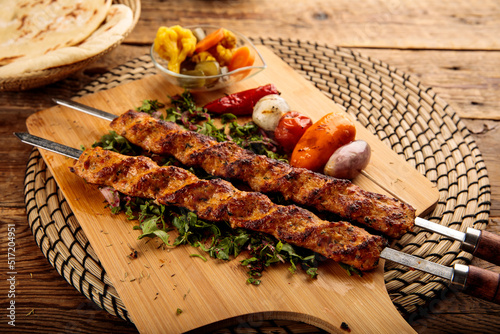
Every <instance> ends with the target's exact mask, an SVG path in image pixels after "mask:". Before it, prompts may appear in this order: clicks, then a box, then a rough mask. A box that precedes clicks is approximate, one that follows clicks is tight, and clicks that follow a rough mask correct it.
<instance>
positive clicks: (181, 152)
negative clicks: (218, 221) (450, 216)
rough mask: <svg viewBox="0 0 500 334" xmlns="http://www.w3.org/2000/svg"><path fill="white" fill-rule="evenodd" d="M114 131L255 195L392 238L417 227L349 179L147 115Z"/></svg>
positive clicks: (403, 210) (131, 117) (125, 120)
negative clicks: (273, 196) (303, 207)
mask: <svg viewBox="0 0 500 334" xmlns="http://www.w3.org/2000/svg"><path fill="white" fill-rule="evenodd" d="M111 127H112V129H113V130H115V131H116V132H117V133H118V134H119V135H121V136H124V137H125V138H127V139H128V140H129V141H130V142H132V143H133V144H136V145H138V146H140V147H142V148H143V149H145V150H147V151H149V152H152V153H156V154H161V155H165V154H166V155H172V156H174V157H175V158H177V159H178V160H179V161H181V162H182V163H183V164H185V165H187V166H197V167H202V168H203V169H204V170H205V171H206V172H208V173H209V174H212V175H214V176H218V177H222V178H226V179H238V180H242V181H245V182H246V183H248V185H249V186H250V187H251V188H252V190H254V191H258V192H262V193H279V194H281V195H282V196H284V198H285V199H286V200H291V201H293V202H295V203H297V204H301V205H306V206H309V207H314V208H316V209H317V210H320V211H328V212H332V213H334V214H336V215H338V216H340V217H342V218H343V219H347V220H350V221H356V222H358V223H361V224H364V225H365V226H368V227H370V228H372V229H374V230H377V231H380V232H382V233H384V234H385V235H387V236H389V237H391V238H399V237H401V236H402V235H403V234H405V233H406V232H407V231H408V230H411V229H412V227H413V225H414V220H415V209H414V208H412V207H411V206H410V205H408V204H406V203H404V202H402V201H399V200H398V199H395V198H391V197H388V196H385V195H382V194H376V193H372V192H368V191H365V190H363V189H361V188H359V187H358V186H356V185H354V184H353V183H351V182H350V181H349V180H341V179H335V178H332V177H329V176H326V175H323V174H320V173H315V172H312V171H310V170H307V169H304V168H294V167H292V166H290V165H289V164H286V163H283V162H280V161H277V160H274V159H270V158H267V157H265V156H261V155H257V154H255V153H253V152H251V151H248V150H245V149H243V148H241V147H239V146H237V145H236V144H235V143H233V142H218V141H216V140H215V139H213V138H211V137H209V136H206V135H202V134H199V133H196V132H193V131H188V130H185V129H183V128H182V127H180V126H179V125H177V124H175V123H173V122H166V121H162V120H159V119H156V118H154V117H152V116H150V115H148V114H146V113H142V112H135V111H132V110H131V111H128V112H127V113H125V114H123V115H121V116H119V117H118V118H115V119H114V120H113V121H112V122H111Z"/></svg>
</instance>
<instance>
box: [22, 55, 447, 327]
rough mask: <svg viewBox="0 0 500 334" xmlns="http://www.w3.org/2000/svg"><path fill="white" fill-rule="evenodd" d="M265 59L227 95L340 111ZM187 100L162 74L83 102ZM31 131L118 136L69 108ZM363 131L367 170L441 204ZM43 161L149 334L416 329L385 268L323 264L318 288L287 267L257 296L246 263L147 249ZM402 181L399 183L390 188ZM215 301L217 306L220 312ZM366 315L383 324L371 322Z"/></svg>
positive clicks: (119, 105) (52, 161)
mask: <svg viewBox="0 0 500 334" xmlns="http://www.w3.org/2000/svg"><path fill="white" fill-rule="evenodd" d="M260 51H261V52H262V53H263V54H264V57H265V59H266V61H267V62H268V64H269V68H268V69H267V70H266V71H264V72H262V73H261V74H259V75H257V76H255V77H253V78H251V79H248V80H246V81H244V82H242V83H239V84H237V85H235V86H234V87H231V88H228V89H226V90H225V93H231V92H236V91H241V90H245V89H249V88H252V87H256V86H259V85H263V84H266V83H269V82H271V81H272V82H273V83H274V84H275V85H276V86H277V87H278V89H279V90H280V91H281V92H282V96H283V97H284V98H285V99H286V100H287V101H288V103H289V104H290V105H291V106H293V107H294V108H296V109H297V110H301V111H302V112H304V113H305V114H308V115H309V116H310V117H311V118H313V120H316V119H318V118H319V117H321V116H322V115H324V114H326V113H328V112H329V110H332V109H335V108H337V106H336V105H335V104H334V103H333V102H332V101H331V100H329V99H328V98H327V97H326V96H325V95H323V94H322V93H320V92H319V91H318V90H317V89H316V88H314V87H313V86H312V85H311V84H309V83H308V82H307V81H306V80H305V79H303V78H302V77H300V76H299V75H298V74H297V73H296V72H295V71H294V70H293V69H291V68H290V67H288V66H287V65H286V64H285V63H283V62H282V61H281V60H280V59H279V58H278V57H277V56H275V55H274V54H272V52H271V51H270V50H268V49H266V48H265V47H261V48H260ZM180 92H182V90H181V89H179V88H176V87H173V86H171V85H169V84H168V83H167V82H166V81H165V79H163V78H162V77H161V76H152V77H147V78H145V79H141V80H138V81H134V82H132V83H130V84H125V85H122V86H118V87H116V88H113V89H110V90H107V91H104V92H101V93H97V94H94V95H90V96H87V97H84V98H82V99H81V101H82V102H83V103H85V104H88V105H91V106H94V107H96V108H99V109H103V110H107V111H111V112H113V113H115V114H120V113H121V112H123V111H125V110H127V109H129V108H131V107H133V106H135V105H139V104H140V102H141V101H142V100H143V99H144V98H151V99H160V100H161V99H162V98H163V97H164V96H171V95H174V94H176V93H180ZM222 93H223V92H220V91H218V92H210V93H198V94H196V98H197V102H198V103H199V104H200V105H203V104H204V103H205V102H208V101H211V100H213V99H214V98H216V97H218V96H221V94H222ZM27 124H28V129H29V131H30V132H31V133H33V134H35V135H38V136H41V137H44V138H47V139H51V140H54V141H56V142H59V143H64V144H66V145H69V146H72V147H78V146H79V145H80V144H81V143H83V144H84V145H90V144H91V142H93V141H94V140H96V139H98V138H99V137H100V136H101V135H102V134H104V133H106V132H107V130H109V126H108V122H107V121H103V120H101V119H98V118H95V117H92V116H89V115H86V114H82V113H78V112H75V111H73V110H68V108H62V107H55V108H50V109H47V110H44V111H41V112H38V113H36V114H34V115H32V116H31V117H30V118H29V119H28V122H27ZM357 130H358V132H357V137H358V138H362V139H365V140H366V141H368V142H369V143H370V145H371V146H372V149H373V151H374V152H377V154H376V155H375V158H374V159H373V160H372V161H371V163H370V167H371V168H369V169H368V171H369V172H370V174H372V175H374V177H375V178H376V179H377V180H381V182H382V183H383V184H384V186H385V187H387V188H389V189H391V191H392V192H394V193H396V194H398V195H399V196H400V197H402V198H404V199H405V200H408V202H409V203H410V204H411V205H413V206H414V207H415V208H416V209H417V212H424V211H427V209H428V208H430V207H432V206H433V205H434V203H435V202H436V201H437V199H438V192H437V190H436V189H435V188H434V186H433V185H432V184H431V183H430V182H429V181H428V180H427V179H425V178H424V177H423V176H422V175H420V174H419V173H418V172H417V171H416V170H414V169H413V168H410V167H409V166H407V165H406V162H405V161H403V160H402V159H401V158H400V157H399V156H398V155H397V154H395V153H394V152H393V151H392V150H390V149H389V148H387V147H386V146H385V145H384V144H383V143H381V142H379V141H378V140H377V139H376V138H375V137H374V136H373V135H372V134H371V133H370V132H369V131H368V130H366V129H365V128H364V127H362V126H361V125H359V127H358V129H357ZM89 139H91V142H88V141H89ZM85 143H87V144H85ZM42 154H43V156H44V160H45V161H46V162H47V164H48V166H49V168H50V169H51V171H52V173H53V175H54V176H55V178H56V180H57V182H58V185H59V187H60V188H61V189H62V191H63V193H64V195H65V198H66V199H67V201H68V203H69V204H70V206H71V208H72V210H73V212H74V213H75V216H76V217H77V219H78V221H79V223H80V225H81V226H82V228H83V230H84V232H85V234H86V235H87V237H88V238H89V241H90V243H91V244H92V246H93V248H94V250H95V251H96V254H97V255H98V257H99V259H100V260H101V262H102V264H103V266H104V268H105V269H106V272H107V273H108V275H109V277H110V279H111V281H112V282H113V283H114V286H115V287H116V289H117V291H118V293H119V295H120V297H121V298H122V300H123V301H124V303H125V306H126V307H127V310H128V311H129V313H130V316H131V318H132V319H133V320H134V323H135V324H136V326H137V328H138V329H139V330H140V331H142V332H144V333H155V332H158V331H163V332H165V331H174V332H180V331H187V330H192V329H195V328H198V327H201V326H204V325H208V324H212V323H215V322H218V321H222V320H228V319H249V318H251V317H257V318H259V319H268V318H269V319H285V320H287V319H289V320H291V319H295V320H299V321H304V322H307V323H310V324H313V325H315V326H317V327H320V328H323V329H325V330H328V331H331V332H334V331H338V330H339V329H338V323H341V322H342V321H346V322H347V323H349V324H350V326H351V328H352V329H353V330H355V331H359V332H364V331H365V330H368V329H377V330H381V331H387V330H389V331H394V332H411V331H412V330H411V327H407V326H406V322H405V321H404V320H403V319H402V318H401V317H400V315H399V313H398V312H397V311H396V309H395V308H394V306H393V305H392V303H391V302H390V299H389V298H388V295H387V294H386V291H385V285H384V282H383V276H382V272H383V268H382V267H379V268H378V269H377V270H375V271H373V272H370V273H367V274H365V275H364V276H363V278H354V277H349V276H347V275H346V273H345V272H344V271H343V269H341V268H340V267H339V266H337V265H336V264H333V263H330V264H328V265H325V266H324V268H323V269H322V274H321V275H320V276H321V277H320V278H319V279H318V280H315V281H310V280H308V279H307V278H304V277H301V276H300V275H293V276H290V275H289V274H287V271H286V270H285V268H283V266H279V267H277V268H276V269H272V270H268V271H267V272H266V276H265V277H264V280H263V284H262V285H261V286H259V287H258V288H255V287H253V286H248V285H247V284H246V283H245V270H244V268H241V266H240V265H239V261H238V260H237V259H236V260H232V261H230V262H229V263H227V264H225V265H221V264H218V263H217V262H215V261H212V260H211V261H209V262H208V263H204V262H202V261H201V260H199V259H197V258H195V259H193V258H190V257H189V255H190V253H192V252H193V250H192V249H188V248H187V247H183V248H176V249H173V250H164V249H162V248H161V247H159V243H158V242H159V240H153V241H151V242H146V240H142V241H138V240H137V235H138V232H136V231H132V226H133V223H131V222H127V221H126V220H125V218H124V216H123V215H119V216H113V215H110V214H109V212H108V210H107V209H105V208H104V207H103V204H102V198H101V196H100V194H99V192H98V191H97V189H96V187H95V186H91V185H87V184H85V183H84V182H83V181H82V180H80V179H79V178H78V177H77V176H75V175H73V174H71V173H70V172H69V171H68V169H69V166H70V165H71V164H72V162H71V160H70V159H68V158H64V157H61V156H58V155H55V154H52V153H49V152H42ZM396 178H397V179H398V180H399V182H397V183H394V182H391V180H394V179H396ZM416 180H418V182H417V181H416ZM357 182H358V183H359V185H360V186H361V187H363V188H364V189H367V190H372V191H380V189H379V187H378V185H376V184H373V183H372V182H371V181H370V180H368V179H359V180H357ZM429 194H432V195H429ZM95 217H98V220H96V218H95ZM130 245H131V247H133V248H134V249H136V250H138V251H139V254H140V255H139V258H138V259H137V260H134V261H130V259H128V257H127V256H126V255H127V254H128V253H129V252H130V248H129V247H130ZM162 264H165V265H164V266H163V265H162ZM284 270H285V271H284ZM174 276H175V277H174ZM221 277H223V278H224V279H220V278H221ZM212 303H214V304H215V305H217V307H212V306H211V305H213V304H212ZM176 308H181V309H182V310H183V313H182V314H181V315H176V313H175V309H176ZM367 314H373V315H374V316H373V317H367V316H366V315H367ZM158 319H162V321H160V320H158ZM239 321H241V320H239Z"/></svg>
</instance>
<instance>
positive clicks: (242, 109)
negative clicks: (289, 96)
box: [204, 84, 280, 116]
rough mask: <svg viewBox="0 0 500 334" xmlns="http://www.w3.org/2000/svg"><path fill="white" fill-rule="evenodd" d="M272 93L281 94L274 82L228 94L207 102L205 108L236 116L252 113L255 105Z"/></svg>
mask: <svg viewBox="0 0 500 334" xmlns="http://www.w3.org/2000/svg"><path fill="white" fill-rule="evenodd" d="M270 94H280V92H279V91H278V89H277V88H276V87H275V86H274V85H273V84H267V85H265V86H260V87H257V88H253V89H249V90H245V91H242V92H238V93H234V94H230V95H226V96H224V97H221V98H220V99H217V100H215V101H212V102H210V103H207V104H206V105H205V107H204V108H206V109H207V110H208V111H209V112H212V113H215V114H227V113H231V114H234V115H236V116H243V115H251V114H252V112H253V107H254V106H255V104H256V103H257V101H259V100H260V99H261V98H263V97H264V96H266V95H270Z"/></svg>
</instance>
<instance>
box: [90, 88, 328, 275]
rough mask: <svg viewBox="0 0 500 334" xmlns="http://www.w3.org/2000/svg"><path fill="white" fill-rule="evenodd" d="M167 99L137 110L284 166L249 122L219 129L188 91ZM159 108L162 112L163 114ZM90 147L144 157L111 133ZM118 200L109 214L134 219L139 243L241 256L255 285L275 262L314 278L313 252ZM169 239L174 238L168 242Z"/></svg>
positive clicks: (178, 211)
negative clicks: (146, 240) (148, 241)
mask: <svg viewBox="0 0 500 334" xmlns="http://www.w3.org/2000/svg"><path fill="white" fill-rule="evenodd" d="M170 99H171V103H170V106H169V107H168V108H165V104H163V103H161V102H158V101H157V100H145V101H143V104H142V105H141V106H140V107H138V108H136V110H137V111H140V112H145V113H148V114H150V115H152V116H153V117H157V118H160V119H164V120H167V121H171V122H175V123H177V124H179V125H181V126H182V127H184V128H186V129H189V130H191V131H196V132H199V133H202V134H205V135H208V136H211V137H213V138H215V139H216V140H217V141H228V140H231V141H233V142H235V143H236V144H237V145H239V146H241V147H243V148H245V149H249V150H251V151H253V152H255V153H257V154H264V155H267V156H268V157H271V158H274V159H281V160H285V161H286V158H285V155H283V154H281V153H280V152H279V149H278V147H277V145H276V144H275V143H274V142H273V140H272V139H271V138H269V136H267V135H266V133H265V132H264V131H262V130H261V129H260V128H259V127H258V126H257V125H255V124H254V123H253V122H249V123H246V124H243V125H240V124H239V123H238V122H237V118H236V116H234V115H232V114H225V115H222V116H221V118H220V123H221V124H222V125H221V126H219V127H218V126H216V124H215V122H214V120H213V119H212V118H211V115H210V114H209V113H207V112H206V110H205V109H204V108H201V107H198V106H196V103H195V101H194V99H193V96H192V95H191V93H190V92H188V91H186V92H184V93H182V94H181V95H177V96H174V97H170ZM163 108H165V110H162V109H163ZM93 146H94V147H95V146H101V147H103V148H105V149H108V150H113V151H116V152H119V153H122V154H126V155H139V154H144V152H143V151H142V149H140V148H139V147H137V146H135V145H133V144H131V143H130V142H128V141H127V139H125V138H124V137H122V136H119V135H118V134H117V133H116V132H114V131H110V132H109V133H108V134H106V135H104V136H102V138H101V139H100V140H99V141H98V142H96V143H95V144H94V145H93ZM162 163H163V164H176V165H179V162H178V161H176V160H175V159H173V158H168V159H165V160H164V161H163V162H162ZM189 170H190V171H191V172H193V173H195V174H196V175H197V176H198V177H200V178H208V177H210V176H208V175H207V174H206V173H204V172H203V171H200V170H197V169H192V168H191V169H189ZM118 195H119V196H120V204H119V206H118V207H114V208H113V211H112V212H113V213H118V212H125V214H126V216H127V218H128V219H133V220H137V221H138V223H139V225H137V226H135V227H134V228H135V229H138V230H141V231H142V233H141V234H140V235H139V239H142V238H159V239H161V240H162V242H163V243H164V244H165V245H167V246H169V247H176V246H180V245H190V246H192V247H196V248H199V249H201V250H202V251H204V252H206V253H207V254H208V255H209V256H210V257H212V258H215V259H220V260H230V259H231V258H236V257H238V256H239V255H240V254H241V253H242V252H245V254H247V258H245V259H243V260H241V261H240V262H241V264H242V265H243V266H245V267H246V268H247V272H248V279H247V282H248V283H250V284H254V285H259V284H260V283H261V279H260V278H261V276H262V273H263V271H264V270H265V268H267V267H269V266H271V265H273V264H274V263H288V264H289V271H290V272H291V273H295V272H296V270H297V268H303V269H304V271H305V272H306V273H307V274H308V275H309V276H310V277H311V278H315V277H316V276H317V264H318V261H319V260H321V259H320V257H319V255H318V254H316V253H314V252H312V251H309V250H305V249H300V250H299V249H297V248H296V247H293V246H292V245H290V244H287V243H283V242H281V241H279V240H277V239H276V238H274V237H272V236H270V235H267V234H263V233H257V232H252V231H249V230H245V229H240V228H238V229H232V228H231V227H230V226H229V223H227V222H226V223H218V224H215V223H212V222H206V221H203V220H200V219H198V217H197V215H196V214H195V213H193V212H191V211H188V210H185V209H183V208H177V207H167V206H165V205H159V204H157V203H155V202H154V201H153V200H150V199H143V198H132V197H129V196H125V195H123V194H118ZM174 237H175V239H174V240H171V239H172V238H174ZM196 256H199V255H196Z"/></svg>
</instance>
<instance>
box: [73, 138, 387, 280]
mask: <svg viewBox="0 0 500 334" xmlns="http://www.w3.org/2000/svg"><path fill="white" fill-rule="evenodd" d="M71 170H72V172H74V173H75V174H76V175H78V176H80V177H82V178H83V179H84V180H86V181H87V182H88V183H91V184H98V185H107V186H112V187H114V188H115V189H116V190H117V191H119V192H121V193H124V194H127V195H130V196H137V197H148V198H155V199H156V201H157V202H158V203H160V204H165V205H174V206H180V207H184V208H187V209H189V210H191V211H193V212H194V213H196V214H197V215H198V216H199V217H200V218H201V219H206V220H211V221H228V222H229V223H230V225H231V227H233V228H235V227H243V228H246V229H251V230H254V231H259V232H264V233H267V234H271V235H273V236H274V237H276V238H277V239H281V240H283V241H286V242H289V243H291V244H294V245H296V246H299V247H304V248H307V249H310V250H312V251H314V252H316V253H318V254H321V255H323V256H325V257H327V258H330V259H332V260H334V261H336V262H342V263H346V264H348V265H351V266H353V267H355V268H357V269H359V270H362V271H366V270H371V269H373V268H375V267H376V266H377V264H378V261H379V258H380V252H381V251H382V249H383V248H384V247H385V246H386V245H387V241H386V240H385V239H384V238H383V237H381V236H376V235H371V234H369V233H368V232H366V231H365V230H364V229H362V228H359V227H356V226H353V225H351V224H350V223H348V222H329V221H324V220H321V219H320V218H319V217H317V216H316V215H314V214H313V213H311V212H310V211H308V210H306V209H303V208H300V207H297V206H295V205H293V206H281V205H277V204H275V203H273V202H272V201H271V200H270V199H269V198H268V197H267V196H265V195H263V194H261V193H257V192H244V191H240V190H238V189H236V188H235V187H234V186H233V185H232V184H231V183H229V182H227V181H224V180H222V179H212V180H200V179H198V178H197V177H196V176H195V175H194V174H192V173H190V172H188V171H186V170H184V169H181V168H178V167H173V166H167V167H159V166H158V165H157V164H156V163H154V162H153V161H152V160H151V159H149V158H147V157H144V156H138V157H130V156H123V155H121V154H119V153H115V152H111V151H106V150H103V149H101V148H93V149H87V150H86V151H84V152H83V153H82V155H81V156H80V159H79V160H78V161H77V162H76V163H75V165H74V166H73V167H72V168H71ZM283 222H285V223H283Z"/></svg>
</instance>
